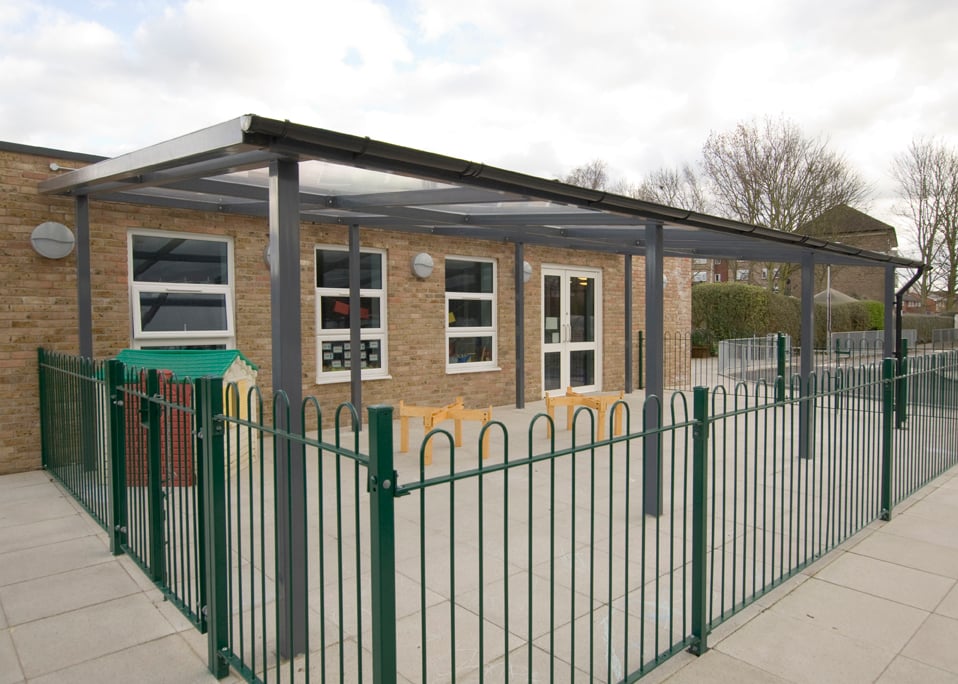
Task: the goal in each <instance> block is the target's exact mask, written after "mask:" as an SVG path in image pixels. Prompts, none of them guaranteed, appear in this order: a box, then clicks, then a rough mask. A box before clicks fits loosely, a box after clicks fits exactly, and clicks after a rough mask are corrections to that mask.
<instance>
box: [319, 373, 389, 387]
mask: <svg viewBox="0 0 958 684" xmlns="http://www.w3.org/2000/svg"><path fill="white" fill-rule="evenodd" d="M392 379H393V376H391V375H373V376H370V377H364V378H363V379H362V381H363V382H375V381H376V380H392ZM349 382H352V378H350V377H349V373H343V374H342V375H337V376H336V377H333V378H316V384H317V385H345V384H347V383H349Z"/></svg>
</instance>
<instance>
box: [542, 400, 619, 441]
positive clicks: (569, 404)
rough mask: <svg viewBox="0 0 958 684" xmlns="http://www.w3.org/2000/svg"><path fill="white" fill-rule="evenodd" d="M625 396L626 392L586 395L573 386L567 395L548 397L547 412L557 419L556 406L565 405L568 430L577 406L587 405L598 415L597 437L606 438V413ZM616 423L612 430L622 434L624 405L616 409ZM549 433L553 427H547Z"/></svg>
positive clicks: (616, 433) (553, 418) (548, 433)
mask: <svg viewBox="0 0 958 684" xmlns="http://www.w3.org/2000/svg"><path fill="white" fill-rule="evenodd" d="M624 396H625V393H624V392H621V391H620V392H619V393H618V394H594V395H585V394H579V393H578V392H576V391H575V390H573V389H572V388H571V387H567V388H566V391H565V396H558V397H549V396H547V397H546V413H548V414H549V417H550V418H552V420H553V421H554V420H555V410H556V406H565V407H566V425H565V427H566V430H568V429H570V428H571V427H572V417H573V414H574V413H575V409H576V407H577V406H587V407H588V408H590V409H592V410H593V411H595V412H596V413H597V414H598V415H597V416H596V419H597V422H598V427H596V431H595V432H596V435H595V437H596V439H597V440H600V439H605V414H606V413H608V411H609V407H610V406H612V404H614V403H615V402H617V401H619V400H621V399H622V398H623V397H624ZM613 420H614V421H615V423H614V424H613V426H612V432H613V434H614V435H616V436H617V435H621V434H622V406H617V407H616V409H615V416H614V417H613ZM546 434H547V435H550V436H551V434H552V431H551V429H548V428H547V432H546Z"/></svg>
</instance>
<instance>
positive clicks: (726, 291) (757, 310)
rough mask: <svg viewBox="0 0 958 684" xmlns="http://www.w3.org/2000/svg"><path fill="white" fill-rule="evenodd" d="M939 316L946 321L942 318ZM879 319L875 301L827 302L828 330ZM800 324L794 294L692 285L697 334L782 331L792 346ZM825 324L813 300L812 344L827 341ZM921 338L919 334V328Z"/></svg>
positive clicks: (880, 324) (872, 326)
mask: <svg viewBox="0 0 958 684" xmlns="http://www.w3.org/2000/svg"><path fill="white" fill-rule="evenodd" d="M922 318H927V317H922ZM937 318H942V317H937ZM945 319H946V320H948V321H950V319H949V318H947V317H945ZM884 323H885V307H884V305H883V304H882V303H881V302H872V301H862V302H850V303H847V304H835V305H833V306H832V332H845V331H850V330H882V329H884V327H885V325H884ZM801 325H802V303H801V301H800V300H799V299H797V298H795V297H786V296H785V295H780V294H777V293H774V292H769V291H768V290H767V289H765V288H764V287H756V286H754V285H742V284H740V283H702V284H700V285H696V286H695V287H693V288H692V328H693V330H695V331H696V332H698V333H699V334H704V333H706V332H707V333H709V334H711V336H712V339H714V340H728V339H733V338H738V337H753V336H761V335H767V334H769V333H778V332H782V333H785V334H786V335H791V336H792V339H793V340H794V343H795V344H798V341H799V340H800V339H801ZM922 325H923V326H925V327H926V328H927V337H928V338H929V339H930V338H931V327H928V326H929V325H931V324H930V323H922ZM951 325H952V323H950V322H949V323H948V325H944V324H942V323H936V324H935V325H934V327H951ZM916 326H917V324H916ZM916 326H913V327H916ZM905 327H906V328H907V327H910V326H908V325H906V326H905ZM827 328H828V307H827V306H826V305H824V304H816V305H815V346H817V347H819V348H821V347H825V346H826V345H827V344H828V342H827V340H826V336H827V332H828V331H827ZM921 337H922V332H919V338H921Z"/></svg>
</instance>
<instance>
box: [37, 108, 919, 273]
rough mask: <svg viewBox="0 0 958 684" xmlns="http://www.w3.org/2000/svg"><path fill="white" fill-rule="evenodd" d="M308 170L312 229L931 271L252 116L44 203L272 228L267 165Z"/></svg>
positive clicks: (92, 177)
mask: <svg viewBox="0 0 958 684" xmlns="http://www.w3.org/2000/svg"><path fill="white" fill-rule="evenodd" d="M276 160H296V161H299V162H301V163H300V165H299V166H300V212H301V217H302V220H303V221H307V222H313V223H324V224H343V225H360V226H364V227H372V228H383V229H386V230H397V231H406V232H416V233H428V234H433V235H437V236H442V235H454V236H465V237H472V238H479V239H488V240H499V241H509V242H521V243H525V244H544V245H550V246H557V247H567V248H572V249H583V250H592V251H599V252H612V253H618V254H635V255H643V254H645V240H646V237H645V228H646V226H649V225H655V224H659V225H662V226H663V249H664V254H665V255H666V256H678V257H710V258H720V259H746V260H753V261H775V262H799V261H801V260H802V258H803V257H805V256H808V255H809V254H812V255H813V256H814V259H815V262H816V263H822V264H854V265H868V266H885V267H907V268H914V267H918V266H919V265H920V262H917V261H913V260H910V259H906V258H903V257H899V256H896V255H890V254H883V253H879V252H871V251H869V250H864V249H859V248H857V247H851V246H848V245H843V244H840V243H836V242H829V241H827V240H825V239H822V238H819V237H814V236H808V235H800V234H796V233H783V232H780V231H774V230H770V229H768V228H763V227H760V226H754V225H749V224H746V223H741V222H738V221H733V220H729V219H723V218H719V217H715V216H710V215H707V214H701V213H696V212H691V211H686V210H684V209H677V208H674V207H668V206H665V205H660V204H655V203H652V202H644V201H641V200H637V199H633V198H631V197H626V196H623V195H616V194H612V193H607V192H602V191H597V190H590V189H586V188H580V187H577V186H573V185H568V184H566V183H562V182H559V181H556V180H547V179H544V178H538V177H535V176H529V175H525V174H521V173H516V172H513V171H507V170H505V169H500V168H495V167H491V166H486V165H484V164H478V163H475V162H470V161H466V160H462V159H455V158H452V157H446V156H443V155H439V154H434V153H430V152H424V151H421V150H416V149H412V148H408V147H401V146H398V145H393V144H389V143H384V142H378V141H375V140H370V139H369V138H363V137H358V136H354V135H347V134H344V133H337V132H335V131H329V130H325V129H321V128H313V127H310V126H304V125H300V124H294V123H290V122H289V121H279V120H276V119H268V118H264V117H261V116H257V115H254V114H248V115H244V116H241V117H239V118H236V119H232V120H230V121H226V122H223V123H221V124H217V125H215V126H211V127H210V128H206V129H203V130H199V131H196V132H194V133H190V134H187V135H184V136H182V137H179V138H175V139H173V140H169V141H167V142H162V143H159V144H157V145H153V146H151V147H146V148H143V149H141V150H137V151H135V152H130V153H128V154H124V155H121V156H119V157H115V158H113V159H106V160H103V161H100V162H97V163H94V164H91V165H90V166H86V167H84V168H81V169H78V170H75V171H71V172H68V173H65V174H63V175H62V176H58V177H55V178H51V179H49V180H46V181H43V182H42V183H41V184H40V190H41V192H44V193H50V194H62V195H87V196H89V197H90V198H97V199H101V200H108V201H119V202H131V203H136V204H149V205H159V206H169V207H183V208H190V209H197V210H201V211H211V212H227V213H235V214H244V215H252V216H263V217H265V216H267V215H268V214H269V165H270V163H271V162H273V161H276Z"/></svg>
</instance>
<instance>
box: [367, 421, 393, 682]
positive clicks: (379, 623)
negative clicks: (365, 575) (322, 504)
mask: <svg viewBox="0 0 958 684" xmlns="http://www.w3.org/2000/svg"><path fill="white" fill-rule="evenodd" d="M396 477H397V473H396V471H395V470H394V468H393V408H392V406H370V407H369V486H368V489H369V519H370V521H371V525H370V530H369V535H370V543H369V556H370V564H369V565H370V568H371V569H372V579H371V582H372V596H371V599H372V632H373V644H372V646H373V682H374V683H375V684H390V683H394V682H395V681H396V513H395V505H396V502H395V492H396Z"/></svg>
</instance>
